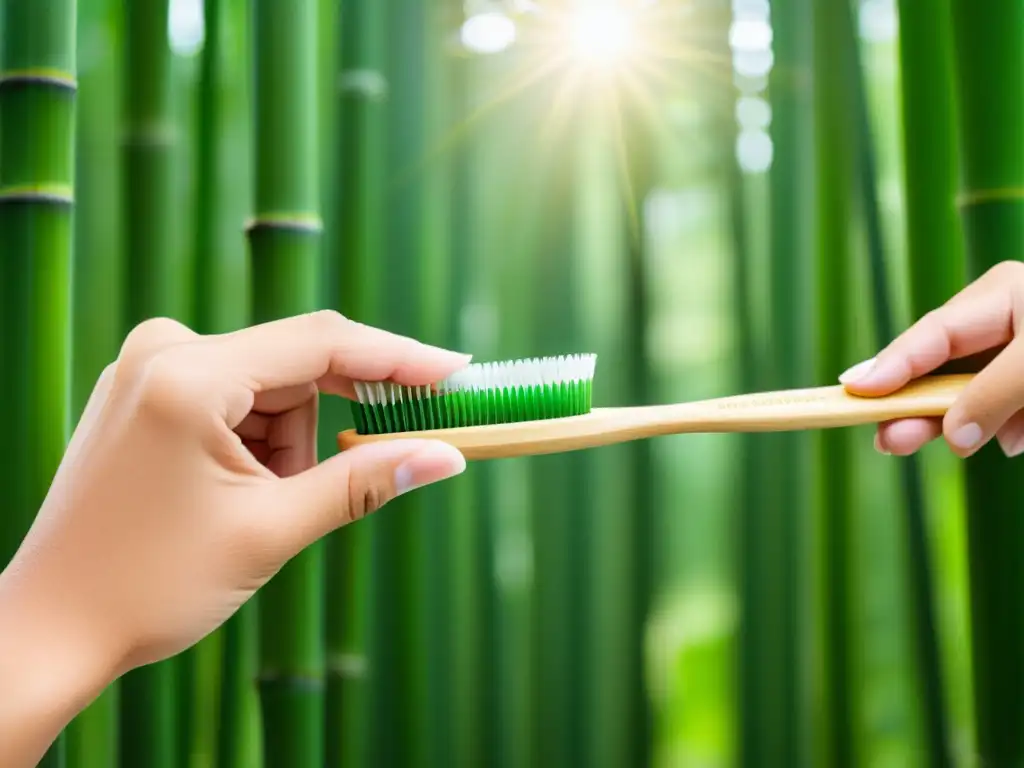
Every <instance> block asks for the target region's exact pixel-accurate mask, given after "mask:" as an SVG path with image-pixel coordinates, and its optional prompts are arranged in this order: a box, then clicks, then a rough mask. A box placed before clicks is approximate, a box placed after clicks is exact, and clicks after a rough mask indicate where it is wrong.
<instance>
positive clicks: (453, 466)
mask: <svg viewBox="0 0 1024 768" xmlns="http://www.w3.org/2000/svg"><path fill="white" fill-rule="evenodd" d="M465 470H466V457H465V456H463V455H462V452H461V451H459V450H458V449H457V448H455V447H454V446H451V445H448V444H447V443H444V442H441V441H440V440H428V441H426V442H425V444H424V446H423V447H422V448H420V449H418V450H416V451H415V452H414V453H412V454H411V455H410V456H409V457H408V458H407V459H406V460H405V461H403V462H402V463H401V464H399V465H398V467H396V469H395V492H396V493H397V494H398V495H401V494H403V493H408V492H409V491H411V490H414V489H416V488H422V487H423V486H425V485H431V484H433V483H439V482H441V481H442V480H447V479H449V478H452V477H455V476H456V475H461V474H462V473H463V472H464V471H465Z"/></svg>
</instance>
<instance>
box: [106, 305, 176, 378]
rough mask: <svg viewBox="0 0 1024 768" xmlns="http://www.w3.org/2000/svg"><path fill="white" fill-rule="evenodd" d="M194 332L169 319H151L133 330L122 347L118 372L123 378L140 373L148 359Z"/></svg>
mask: <svg viewBox="0 0 1024 768" xmlns="http://www.w3.org/2000/svg"><path fill="white" fill-rule="evenodd" d="M192 335H193V334H192V332H191V331H190V330H189V329H188V328H187V327H186V326H184V325H182V324H181V323H179V322H178V321H177V320H172V319H171V318H169V317H151V318H149V319H147V320H143V321H142V322H141V323H139V324H138V325H136V326H135V327H134V328H132V329H131V330H130V331H129V332H128V335H127V336H126V337H125V340H124V343H123V344H122V345H121V352H120V355H119V356H118V360H117V362H118V363H119V365H118V368H117V371H118V374H119V375H120V376H122V377H124V376H133V375H137V374H138V373H140V371H141V370H142V369H143V368H144V367H145V365H146V362H147V361H148V359H149V358H150V357H151V356H153V355H154V354H156V353H157V352H158V351H160V350H161V349H162V348H164V347H165V346H167V345H168V344H171V343H174V342H175V341H181V340H184V339H185V338H188V337H191V336H192Z"/></svg>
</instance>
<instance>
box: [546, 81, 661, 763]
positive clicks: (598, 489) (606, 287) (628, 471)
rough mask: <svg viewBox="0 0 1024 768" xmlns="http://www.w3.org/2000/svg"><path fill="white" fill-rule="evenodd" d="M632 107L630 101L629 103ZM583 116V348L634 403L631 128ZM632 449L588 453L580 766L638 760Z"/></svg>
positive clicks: (593, 114) (578, 219) (618, 394)
mask: <svg viewBox="0 0 1024 768" xmlns="http://www.w3.org/2000/svg"><path fill="white" fill-rule="evenodd" d="M622 97H623V94H619V98H622ZM631 106H632V105H630V104H628V103H625V104H623V105H622V109H630V107H631ZM583 117H584V119H583V120H582V121H581V122H582V126H581V128H580V130H579V132H577V133H575V135H574V141H575V142H576V144H577V146H578V149H579V153H580V157H579V162H580V171H579V176H578V177H577V179H575V184H576V185H577V190H576V192H575V197H576V199H577V202H576V209H575V210H574V211H573V218H572V219H571V221H572V225H573V226H574V227H575V230H576V231H575V237H576V242H577V244H578V245H577V248H576V250H575V253H574V254H573V258H575V259H576V264H574V265H573V268H574V271H575V280H576V287H575V290H576V294H577V296H578V297H579V298H578V301H579V309H578V312H579V327H580V332H579V342H578V344H579V346H578V347H577V348H578V349H587V350H590V351H593V352H595V353H597V355H598V358H599V359H600V360H601V361H602V362H601V364H602V373H601V386H600V395H599V400H600V401H602V402H603V403H604V404H609V405H610V404H612V403H624V402H633V400H632V398H633V395H634V394H635V393H634V392H632V391H631V388H630V385H631V384H632V382H633V379H634V376H633V374H632V373H631V372H630V370H629V365H630V363H632V362H634V357H633V356H632V355H631V354H630V350H629V344H630V342H631V341H632V338H631V337H630V320H631V318H630V313H631V311H632V308H631V307H630V306H629V303H628V301H629V298H630V277H631V273H632V265H631V264H630V263H629V261H628V256H629V245H628V242H629V241H628V238H629V237H630V236H631V235H632V234H633V230H632V225H633V223H634V220H633V219H627V218H626V217H625V216H624V215H623V212H624V209H625V205H624V204H623V197H624V195H623V192H624V190H623V189H622V186H623V185H621V184H620V179H621V171H622V168H621V161H620V156H619V155H618V151H619V147H620V142H623V141H624V136H623V134H622V132H621V130H620V126H619V125H618V124H617V121H618V115H617V113H616V112H612V111H610V110H608V109H607V108H606V107H605V105H604V104H603V103H602V102H600V101H596V102H591V103H590V104H588V108H587V109H585V110H584V115H583ZM635 138H637V139H639V138H640V137H639V136H636V137H635ZM625 149H626V151H629V149H628V147H626V148H625ZM627 204H628V203H627ZM641 354H642V352H641ZM633 448H634V446H632V445H622V446H613V447H609V448H607V449H602V450H599V451H592V452H589V453H588V454H587V455H586V456H585V457H584V458H585V463H584V471H585V472H586V473H587V477H588V481H587V483H588V486H589V487H590V488H591V489H592V494H593V497H592V502H591V504H589V505H588V506H587V507H586V522H583V523H581V525H582V526H584V527H586V528H588V529H589V531H590V536H589V538H590V549H589V551H588V552H587V553H586V557H587V560H586V561H585V565H584V567H585V570H584V575H583V584H584V595H585V597H584V601H585V619H584V622H585V624H584V627H585V632H584V642H585V644H586V645H585V647H586V648H587V655H586V660H587V663H588V666H587V667H586V668H585V670H584V672H583V679H582V681H581V682H582V684H583V690H584V694H583V695H584V697H585V699H586V701H587V702H588V705H589V706H588V710H587V712H586V715H587V720H586V723H585V726H584V729H583V730H584V733H585V742H584V745H583V755H584V760H583V761H582V762H581V763H579V764H581V765H589V766H595V768H598V767H600V766H605V767H606V768H612V767H613V766H621V765H634V764H637V762H638V760H637V755H636V754H635V753H634V752H633V749H634V747H635V741H634V738H633V733H632V727H633V725H634V723H635V720H634V715H633V712H632V711H631V710H632V707H633V706H635V705H636V700H635V698H633V697H632V694H634V693H635V689H636V688H637V686H638V685H642V678H641V680H639V681H638V680H637V677H636V676H637V675H638V674H640V673H641V670H642V666H641V665H640V663H639V662H640V659H642V649H643V643H642V640H641V639H640V637H638V636H642V633H643V627H644V624H643V623H641V624H640V625H638V626H637V625H634V623H633V622H634V620H635V619H636V618H637V612H636V610H635V609H634V607H633V604H632V601H633V599H634V597H635V592H634V587H633V583H632V581H633V578H634V576H635V574H636V569H637V566H638V565H639V564H638V563H635V562H634V561H633V556H634V554H635V545H634V538H635V536H636V529H635V525H634V523H635V521H634V518H633V515H632V514H628V515H624V514H622V510H624V509H629V508H631V507H632V505H633V504H634V503H635V494H636V484H635V481H634V477H633V475H632V469H633V461H632V459H633V456H632V452H633ZM574 506H575V505H574ZM564 511H566V510H562V512H564Z"/></svg>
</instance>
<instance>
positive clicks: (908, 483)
mask: <svg viewBox="0 0 1024 768" xmlns="http://www.w3.org/2000/svg"><path fill="white" fill-rule="evenodd" d="M907 6H909V8H908V7H907ZM904 10H910V12H911V14H913V13H915V12H916V11H917V10H918V7H917V6H916V5H915V4H914V3H905V4H904ZM929 21H930V22H931V25H935V26H938V30H933V31H932V32H931V33H930V34H929V35H927V36H922V35H920V34H919V31H918V30H917V29H914V30H910V31H904V30H903V26H902V25H901V40H903V41H907V42H908V43H909V45H910V48H911V50H910V51H909V52H908V51H903V50H901V55H902V61H903V62H904V64H908V65H909V67H910V71H909V72H908V71H907V70H904V80H905V81H907V80H909V81H910V82H908V83H907V85H909V86H910V87H911V88H912V89H914V91H915V92H914V93H913V94H909V95H908V96H906V97H905V98H904V116H905V118H907V117H909V119H910V122H911V125H914V126H917V125H918V124H917V122H916V121H917V120H918V119H919V115H918V114H917V112H916V110H917V109H935V108H936V106H939V105H941V103H942V102H944V101H947V100H948V98H949V89H948V88H937V87H935V85H934V83H932V85H931V86H930V87H928V88H926V89H924V92H920V91H919V90H918V89H917V88H916V87H915V86H914V85H913V82H914V80H915V79H916V78H915V75H917V76H919V74H918V72H917V69H916V68H917V67H919V66H920V64H919V62H918V57H919V56H921V55H924V56H925V57H926V58H927V60H931V59H932V56H931V55H930V54H931V53H932V52H933V51H936V48H937V46H936V41H938V43H939V46H942V45H943V44H944V43H943V42H942V39H943V35H945V34H946V32H947V30H946V29H945V26H946V24H947V22H948V20H947V18H946V16H945V14H943V13H939V14H935V15H934V16H933V17H931V18H930V19H929ZM903 23H904V24H911V25H912V24H914V23H920V22H914V20H913V19H912V18H910V19H908V18H904V19H903ZM842 32H843V39H842V40H841V41H840V44H841V46H842V50H843V52H844V56H843V59H844V70H845V72H846V74H847V76H848V77H849V79H850V86H849V88H848V89H847V92H848V93H849V95H850V97H851V109H852V111H853V113H854V116H855V128H856V132H857V136H856V138H855V141H854V143H855V145H856V147H857V157H858V163H857V165H858V168H859V171H860V173H859V179H858V181H859V190H860V197H861V208H862V211H861V213H862V215H863V217H864V221H865V230H866V232H865V234H866V238H867V250H868V259H869V265H870V277H871V285H872V299H873V300H872V305H873V309H874V313H873V314H874V326H875V341H876V346H877V347H878V348H879V349H881V348H882V347H883V346H885V345H886V344H887V343H888V342H889V340H890V339H892V338H893V337H894V335H895V319H894V318H895V313H894V311H893V309H892V306H891V305H892V302H891V296H892V295H893V289H892V287H891V285H890V280H889V276H888V269H887V266H886V261H887V260H886V253H885V244H884V239H883V236H882V224H881V205H880V203H879V200H878V179H877V172H876V161H875V152H874V140H873V136H872V130H871V121H870V114H869V108H868V102H867V89H866V85H865V82H864V80H865V77H864V67H863V64H862V61H861V56H860V51H859V44H858V39H857V34H856V26H855V19H854V13H853V11H852V8H851V7H850V6H849V5H847V7H846V9H845V14H844V18H843V30H842ZM921 46H923V50H920V47H921ZM938 60H939V61H940V62H942V66H948V57H947V56H944V55H943V54H941V53H939V55H938ZM931 63H932V64H936V63H938V62H936V61H931ZM908 75H909V77H908ZM933 76H934V69H930V70H929V73H928V77H929V79H931V78H932V77H933ZM905 93H906V91H905ZM921 102H924V103H921ZM936 102H938V104H936ZM939 108H940V109H941V106H939ZM943 120H944V122H943V124H942V125H941V126H940V127H939V128H938V130H936V131H928V132H927V135H926V136H921V135H920V134H919V135H916V136H914V137H913V139H912V138H911V136H912V135H913V134H912V133H911V132H910V130H909V128H908V129H907V134H906V143H905V154H906V161H905V162H906V163H907V166H908V167H907V172H906V173H907V177H906V181H907V192H908V194H907V218H908V221H907V225H908V251H909V256H910V258H909V262H910V265H911V274H910V282H911V286H912V288H911V295H912V297H913V298H912V304H913V305H914V306H913V314H914V316H915V317H920V316H921V315H923V314H924V313H925V312H926V311H927V310H926V309H924V308H923V302H925V301H935V304H934V306H939V304H940V303H941V301H942V300H943V299H942V298H941V297H942V296H943V295H944V294H945V292H946V291H947V290H948V291H949V292H950V293H952V291H953V285H952V284H951V283H952V281H949V280H948V278H949V277H950V276H951V275H952V274H956V272H955V271H953V270H952V267H954V266H955V265H956V261H955V260H950V259H949V258H948V257H949V255H950V254H955V253H956V249H955V245H954V244H953V241H955V239H956V238H955V236H956V235H957V234H958V233H957V232H956V228H955V226H953V225H954V224H955V219H954V217H953V216H952V212H953V207H952V205H951V203H950V200H949V198H946V199H943V198H942V197H941V196H939V197H938V198H936V199H935V202H937V203H938V204H937V205H935V206H933V207H931V209H930V211H931V213H930V214H928V212H929V202H930V201H932V199H933V198H932V195H933V194H934V191H935V189H936V188H937V189H943V188H945V189H946V191H947V193H949V192H950V191H951V190H950V184H949V181H951V179H952V178H953V176H952V173H953V172H954V171H955V167H954V166H953V164H952V163H950V162H948V160H947V157H948V155H947V156H946V157H942V156H940V157H935V156H934V155H933V154H931V153H932V152H934V149H933V147H936V146H938V147H945V151H946V152H948V151H949V146H948V144H949V142H948V139H946V140H945V141H944V140H943V139H944V137H948V136H949V131H950V123H951V122H952V119H951V116H946V117H944V118H943ZM919 145H923V146H925V147H928V153H929V155H930V158H929V159H930V162H924V157H923V156H922V155H923V153H922V152H920V150H919V149H918V146H919ZM916 171H923V175H922V176H915V175H914V173H915V172H916ZM943 181H945V182H946V184H945V185H943V183H942V182H943ZM919 188H920V190H919ZM944 212H945V213H944ZM938 221H943V222H945V224H946V226H947V227H949V230H950V233H951V234H952V235H953V237H950V240H949V241H948V242H942V243H938V242H934V241H933V240H932V231H933V229H934V230H935V231H938V230H940V229H941V227H939V226H936V222H938ZM922 226H923V227H924V229H926V230H928V231H920V230H921V227H922ZM924 247H932V248H939V249H940V250H938V251H935V252H933V253H926V252H922V250H921V249H922V248H924ZM933 261H938V262H939V267H938V268H937V269H934V271H933V270H932V269H928V268H927V267H926V265H927V264H929V262H933ZM943 277H945V278H946V279H947V281H948V282H947V283H946V284H945V285H943V282H942V278H943ZM899 473H900V487H901V490H902V492H903V497H904V503H905V506H906V517H905V519H904V523H905V525H906V536H907V545H908V548H909V552H908V553H907V559H908V564H907V567H908V573H907V579H908V581H909V588H910V602H911V611H912V612H913V635H914V651H915V661H916V663H917V675H916V677H917V684H918V685H919V686H920V688H921V710H922V715H923V721H924V731H925V743H926V744H925V745H926V749H927V750H928V757H929V765H934V766H936V768H942V767H944V766H951V765H953V756H952V752H951V750H950V744H949V741H948V739H949V718H948V715H947V713H946V702H945V694H944V688H945V686H944V680H943V677H944V676H943V671H942V664H941V656H940V653H939V637H938V623H937V620H936V607H935V599H936V593H935V585H934V582H933V576H932V573H933V566H932V563H931V553H930V551H929V542H928V531H927V524H926V512H927V508H926V501H925V490H924V479H923V477H922V466H921V459H920V457H918V456H910V457H908V458H906V459H905V460H903V461H901V462H900V466H899Z"/></svg>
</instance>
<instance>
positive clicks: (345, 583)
mask: <svg viewBox="0 0 1024 768" xmlns="http://www.w3.org/2000/svg"><path fill="white" fill-rule="evenodd" d="M384 10H385V9H384V6H383V5H381V4H379V3H369V4H367V3H361V2H353V1H352V0H343V2H342V3H341V8H340V13H339V23H340V34H339V35H338V38H339V51H338V65H339V71H338V76H337V78H336V79H335V80H334V81H333V85H334V87H335V89H336V91H335V92H336V93H337V112H338V114H337V117H336V123H337V125H336V128H335V133H336V134H337V136H338V138H337V140H336V148H335V153H336V157H335V158H334V162H335V163H336V166H335V167H336V168H337V172H336V174H335V175H334V181H335V185H336V186H335V189H334V199H333V201H332V211H333V216H332V224H333V226H332V228H331V232H330V240H331V254H332V258H331V260H332V261H334V262H336V265H335V269H336V270H337V281H338V288H339V290H340V305H339V308H340V310H341V312H342V313H343V314H345V315H346V316H348V317H352V318H354V319H356V320H359V321H360V322H364V323H368V324H371V325H376V326H379V325H381V322H382V312H381V295H380V294H381V291H380V288H379V286H380V279H381V278H380V274H379V268H378V266H377V263H376V262H377V260H378V259H379V258H380V253H381V245H382V240H383V232H384V231H383V226H382V224H383V222H382V219H381V216H380V210H381V204H382V200H383V197H382V192H383V188H382V184H383V179H384V177H383V170H384V169H383V162H384V159H385V158H384V141H383V139H384V109H385V104H384V98H385V95H386V80H385V75H384V72H383V67H384V65H385V63H386V61H385V32H386V27H385V21H386V18H385V13H384ZM335 426H336V425H335ZM370 545H371V540H370V527H369V525H368V524H360V525H354V526H349V527H348V528H345V529H343V530H341V531H338V532H337V533H335V534H333V535H332V536H331V537H330V539H329V540H328V542H327V595H328V600H327V613H326V622H327V625H326V626H327V635H326V643H327V705H326V728H325V732H326V738H327V742H326V756H327V765H329V766H350V765H355V766H365V765H369V764H370V763H369V754H370V747H371V745H370V740H369V737H370V733H371V731H370V722H371V721H370V719H369V715H370V713H369V709H368V707H369V703H370V698H369V697H370V691H371V689H370V680H369V677H368V672H369V668H368V650H369V648H368V641H369V626H368V621H369V615H370V614H369V611H370V606H369V604H368V601H367V597H368V592H369V588H370V583H369V579H370Z"/></svg>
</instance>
